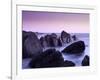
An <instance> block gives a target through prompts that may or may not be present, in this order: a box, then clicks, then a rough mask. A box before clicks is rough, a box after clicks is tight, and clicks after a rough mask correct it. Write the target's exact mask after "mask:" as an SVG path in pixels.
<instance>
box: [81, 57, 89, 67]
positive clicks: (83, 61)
mask: <svg viewBox="0 0 100 80" xmlns="http://www.w3.org/2000/svg"><path fill="white" fill-rule="evenodd" d="M81 65H82V66H89V65H90V63H89V56H87V55H86V56H85V57H84V59H83V60H82V63H81Z"/></svg>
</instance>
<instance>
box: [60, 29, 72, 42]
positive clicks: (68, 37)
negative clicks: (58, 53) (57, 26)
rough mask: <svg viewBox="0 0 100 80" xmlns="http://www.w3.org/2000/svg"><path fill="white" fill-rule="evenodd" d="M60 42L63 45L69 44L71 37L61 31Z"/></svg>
mask: <svg viewBox="0 0 100 80" xmlns="http://www.w3.org/2000/svg"><path fill="white" fill-rule="evenodd" d="M61 40H62V42H63V43H69V42H71V36H70V34H69V33H67V32H65V31H62V32H61Z"/></svg>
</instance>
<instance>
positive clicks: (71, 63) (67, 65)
mask: <svg viewBox="0 0 100 80" xmlns="http://www.w3.org/2000/svg"><path fill="white" fill-rule="evenodd" d="M63 66H64V67H72V66H75V63H74V62H72V61H68V60H65V61H64V65H63Z"/></svg>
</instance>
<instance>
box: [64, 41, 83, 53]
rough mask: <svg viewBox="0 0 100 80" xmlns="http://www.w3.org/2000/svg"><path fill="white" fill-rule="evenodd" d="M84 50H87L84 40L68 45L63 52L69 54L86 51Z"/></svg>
mask: <svg viewBox="0 0 100 80" xmlns="http://www.w3.org/2000/svg"><path fill="white" fill-rule="evenodd" d="M84 50H85V43H84V41H77V42H74V43H72V44H70V45H69V46H67V47H66V48H65V49H64V50H62V52H63V53H69V54H79V53H82V52H84Z"/></svg>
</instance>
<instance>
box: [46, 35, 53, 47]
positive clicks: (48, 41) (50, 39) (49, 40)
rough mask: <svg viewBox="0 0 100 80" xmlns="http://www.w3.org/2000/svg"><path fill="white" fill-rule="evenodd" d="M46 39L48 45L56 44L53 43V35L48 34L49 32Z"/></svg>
mask: <svg viewBox="0 0 100 80" xmlns="http://www.w3.org/2000/svg"><path fill="white" fill-rule="evenodd" d="M45 40H46V42H47V46H48V47H51V46H54V45H53V40H52V37H51V35H48V34H47V35H46V36H45Z"/></svg>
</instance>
